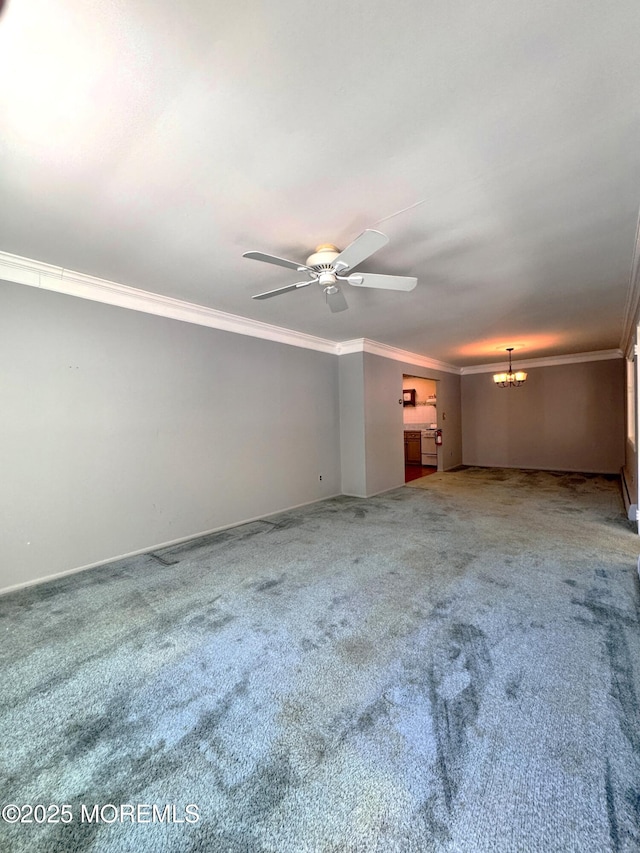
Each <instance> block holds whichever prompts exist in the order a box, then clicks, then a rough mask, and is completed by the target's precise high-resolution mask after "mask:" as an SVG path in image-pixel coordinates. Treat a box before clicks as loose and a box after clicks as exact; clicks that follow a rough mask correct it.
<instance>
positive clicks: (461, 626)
mask: <svg viewBox="0 0 640 853" xmlns="http://www.w3.org/2000/svg"><path fill="white" fill-rule="evenodd" d="M491 669H492V667H491V657H490V654H489V648H488V644H487V640H486V637H485V635H484V633H483V632H482V631H481V630H480V629H479V628H477V627H476V626H475V625H471V624H465V623H454V624H453V625H451V626H450V627H449V628H448V630H447V631H446V633H445V635H444V637H443V639H442V641H441V643H440V644H439V646H438V648H437V655H435V656H434V659H433V661H432V663H431V666H430V669H429V673H428V677H429V698H430V701H431V708H432V713H433V725H434V730H435V736H436V742H437V766H438V771H439V774H438V775H439V778H440V784H441V786H442V793H443V796H444V803H445V806H446V808H447V810H450V809H451V807H452V805H453V800H454V798H455V796H456V794H457V792H458V788H459V786H460V782H461V781H462V778H463V775H464V772H465V769H464V762H465V757H466V753H467V750H468V746H469V729H470V727H471V726H472V725H473V724H474V723H475V721H476V719H477V716H478V711H479V708H480V702H481V701H482V695H483V692H484V689H485V685H486V683H487V680H488V678H489V677H490V675H491ZM465 676H466V677H465ZM452 683H453V684H452Z"/></svg>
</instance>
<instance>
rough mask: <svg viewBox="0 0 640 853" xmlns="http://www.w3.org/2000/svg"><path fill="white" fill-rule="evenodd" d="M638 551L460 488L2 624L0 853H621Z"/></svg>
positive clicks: (58, 590)
mask: <svg viewBox="0 0 640 853" xmlns="http://www.w3.org/2000/svg"><path fill="white" fill-rule="evenodd" d="M639 550H640V541H639V540H638V537H637V536H636V535H635V534H634V533H633V532H632V531H631V528H630V525H629V523H628V522H627V521H626V519H625V517H624V512H623V507H622V501H621V498H620V490H619V484H618V482H617V481H616V479H615V478H608V477H600V476H589V475H559V474H553V473H535V472H523V471H507V470H488V469H478V468H471V469H467V470H464V471H460V472H456V473H452V474H437V475H433V476H430V477H428V478H426V479H425V480H417V481H415V482H414V483H412V484H411V487H410V488H401V489H398V490H396V491H394V492H389V493H386V494H384V495H381V496H378V497H376V498H372V499H369V500H359V499H355V498H337V499H333V500H328V501H326V502H323V503H321V504H316V505H314V506H311V507H307V508H303V509H300V510H296V511H292V512H287V513H283V514H281V515H280V516H276V517H273V518H270V519H269V520H266V521H262V522H256V523H252V524H248V525H245V526H243V527H239V528H235V529H234V530H231V531H226V532H224V533H220V534H218V535H214V536H209V537H206V538H203V539H199V540H196V541H192V542H190V543H188V544H185V545H182V546H179V547H174V548H169V549H166V550H164V551H162V552H158V553H155V554H149V555H145V556H141V557H136V558H133V559H129V560H124V561H121V562H119V563H117V564H113V565H111V566H108V567H104V568H100V569H94V570H91V571H88V572H84V573H81V574H78V575H74V576H71V577H68V578H65V579H61V580H59V581H56V582H53V583H49V584H45V585H42V586H39V587H34V588H30V589H27V590H23V591H21V592H18V593H14V594H11V595H8V596H5V597H3V598H0V635H1V636H2V647H1V652H0V654H1V662H0V676H1V682H0V683H1V685H2V690H1V698H0V701H1V706H0V777H1V778H0V791H1V792H2V800H3V804H7V803H9V804H11V803H14V804H17V805H19V806H22V805H23V804H26V803H32V804H34V803H41V804H45V805H49V804H69V806H70V809H69V810H68V812H67V815H68V814H69V813H70V814H71V817H72V819H71V821H70V822H69V823H61V822H60V823H52V824H38V823H20V824H15V825H8V824H7V823H6V822H5V823H0V849H1V850H2V851H15V852H16V853H23V851H28V853H40V852H41V851H42V853H45V851H46V853H73V851H88V850H92V851H100V853H102V851H104V853H112V852H113V853H116V851H117V853H123V852H124V851H131V853H135V851H152V852H153V853H161V851H185V853H195V851H207V853H209V851H211V853H241V851H245V853H266V851H270V852H271V851H273V853H305V851H323V853H337V852H338V851H344V852H345V853H356V851H362V853H369V851H384V853H386V851H401V852H402V853H409V851H416V853H427V851H451V853H453V851H464V853H483V851H504V853H507V851H532V853H533V851H536V853H537V851H540V853H543V851H544V853H555V851H557V853H569V851H579V853H582V851H594V853H596V851H597V853H604V851H637V850H640V709H639V707H638V701H637V699H638V690H639V688H640V671H639V667H640V631H639V628H640V611H639V608H638V602H639V601H640V598H639V591H638V581H637V576H636V561H637V557H638V553H639ZM82 804H84V805H85V807H88V814H89V815H91V809H92V807H93V805H94V804H97V805H98V806H105V805H106V806H107V808H106V809H105V810H103V812H102V815H103V818H104V821H102V822H96V821H95V820H92V821H90V820H88V819H86V818H87V813H85V814H83V812H82V809H81V805H82ZM138 804H142V805H143V806H144V805H145V804H148V805H149V807H150V806H151V805H152V804H156V806H157V811H156V814H155V818H156V819H155V821H153V820H152V821H151V822H148V823H142V822H135V823H133V822H131V820H130V817H129V815H130V812H128V811H127V808H128V807H129V806H136V805H138ZM167 804H168V805H173V806H175V810H174V812H171V811H167V812H164V811H161V810H162V809H164V806H165V805H167ZM188 804H196V805H197V806H198V818H199V819H198V820H197V822H193V823H189V822H183V823H179V822H170V821H169V819H168V816H171V817H175V819H176V821H178V820H180V819H182V820H184V819H185V815H186V812H185V807H186V806H187V805H188ZM123 805H124V807H125V811H124V813H122V812H116V811H115V808H118V809H119V808H120V807H121V806H123ZM113 807H115V808H113ZM21 814H22V815H23V816H24V815H25V814H26V812H24V810H23V811H22V812H21ZM34 814H35V813H34ZM48 814H49V816H51V817H55V812H54V811H50V812H49V813H48ZM8 815H9V817H11V816H12V813H11V811H10V812H8ZM114 815H117V819H115V820H113V822H111V821H112V819H113V817H114ZM39 816H40V817H42V812H40V813H39ZM120 816H123V819H122V820H121V819H120ZM140 816H141V817H142V820H147V819H150V818H151V817H153V812H152V810H151V809H150V808H149V809H148V810H147V809H145V808H143V809H142V811H141V812H140V814H138V813H137V812H136V814H135V817H136V819H137V818H138V817H140ZM160 818H163V819H162V820H160Z"/></svg>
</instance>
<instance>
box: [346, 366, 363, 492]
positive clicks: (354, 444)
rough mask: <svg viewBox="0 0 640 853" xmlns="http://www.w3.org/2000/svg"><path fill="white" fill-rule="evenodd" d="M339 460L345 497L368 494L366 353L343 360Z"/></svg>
mask: <svg viewBox="0 0 640 853" xmlns="http://www.w3.org/2000/svg"><path fill="white" fill-rule="evenodd" d="M339 361H340V367H339V376H340V457H341V461H342V480H341V488H342V493H343V494H345V495H356V496H359V497H364V496H365V495H366V494H367V466H366V455H365V402H364V353H361V352H354V353H350V354H348V355H342V356H340V359H339Z"/></svg>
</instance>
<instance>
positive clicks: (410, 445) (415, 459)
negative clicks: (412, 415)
mask: <svg viewBox="0 0 640 853" xmlns="http://www.w3.org/2000/svg"><path fill="white" fill-rule="evenodd" d="M404 464H405V465H421V464H422V449H421V437H420V430H405V431H404Z"/></svg>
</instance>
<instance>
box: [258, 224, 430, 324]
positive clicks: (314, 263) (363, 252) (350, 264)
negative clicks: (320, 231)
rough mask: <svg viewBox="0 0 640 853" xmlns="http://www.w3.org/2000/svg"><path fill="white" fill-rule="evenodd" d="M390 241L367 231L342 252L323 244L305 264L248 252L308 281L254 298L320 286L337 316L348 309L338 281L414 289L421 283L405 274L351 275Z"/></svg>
mask: <svg viewBox="0 0 640 853" xmlns="http://www.w3.org/2000/svg"><path fill="white" fill-rule="evenodd" d="M388 242H389V238H388V237H387V236H385V235H384V234H381V233H380V231H373V230H372V229H367V230H366V231H363V232H362V234H361V235H360V236H359V237H356V239H355V240H354V241H353V243H351V245H349V246H347V248H346V249H344V250H343V251H342V252H341V251H340V250H339V249H338V248H336V246H334V245H333V244H331V243H323V244H322V245H321V246H318V247H317V248H316V250H315V252H314V253H313V254H311V255H309V257H308V258H307V260H306V263H304V264H302V263H299V262H298V261H289V260H287V259H286V258H278V257H276V256H275V255H266V254H265V253H264V252H245V253H244V254H243V256H242V257H243V258H252V259H253V260H254V261H264V262H265V263H267V264H276V266H279V267H288V268H289V269H292V270H296V272H306V273H307V275H308V276H309V278H307V279H306V280H305V281H299V282H296V283H295V284H287V285H285V286H284V287H279V288H277V289H276V290H267V291H266V292H265V293H257V294H256V295H255V296H253V297H252V299H269V298H270V297H272V296H279V295H280V294H281V293H288V292H289V291H290V290H297V289H298V288H300V287H308V286H309V285H310V284H319V285H320V287H321V288H322V290H323V292H324V294H325V297H326V300H327V302H328V304H329V308H330V309H331V311H333V312H334V313H335V312H337V311H344V310H345V308H348V307H349V306H348V305H347V300H346V299H345V297H344V294H343V293H342V292H341V290H340V288H339V286H338V282H341V281H346V282H347V284H351V285H353V286H354V287H377V288H381V289H382V290H413V288H414V287H415V286H416V284H417V283H418V279H417V278H411V277H409V276H403V275H377V274H374V273H352V272H350V270H352V269H353V268H354V267H357V266H358V265H359V264H361V263H362V262H363V261H364V260H366V259H367V258H368V257H370V256H371V255H373V253H374V252H377V251H378V249H381V248H382V247H383V246H386V244H387V243H388Z"/></svg>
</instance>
